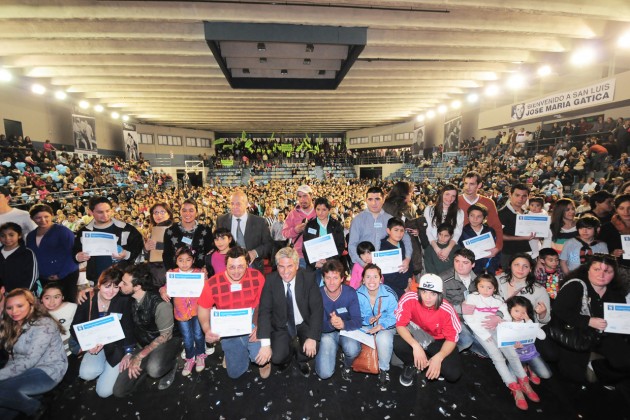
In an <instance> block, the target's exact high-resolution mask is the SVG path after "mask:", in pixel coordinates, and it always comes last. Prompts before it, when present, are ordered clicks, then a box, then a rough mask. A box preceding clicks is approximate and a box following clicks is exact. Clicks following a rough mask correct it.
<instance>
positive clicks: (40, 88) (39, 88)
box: [31, 83, 46, 95]
mask: <svg viewBox="0 0 630 420" xmlns="http://www.w3.org/2000/svg"><path fill="white" fill-rule="evenodd" d="M31 91H32V92H33V93H36V94H38V95H43V94H44V93H46V88H45V87H44V86H42V85H38V84H37V83H36V84H34V85H33V86H31Z"/></svg>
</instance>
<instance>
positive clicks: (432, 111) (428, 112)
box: [427, 109, 435, 118]
mask: <svg viewBox="0 0 630 420" xmlns="http://www.w3.org/2000/svg"><path fill="white" fill-rule="evenodd" d="M433 117H435V111H434V110H432V109H431V110H429V111H427V118H433Z"/></svg>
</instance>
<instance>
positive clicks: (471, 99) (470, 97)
mask: <svg viewBox="0 0 630 420" xmlns="http://www.w3.org/2000/svg"><path fill="white" fill-rule="evenodd" d="M466 100H467V101H468V103H471V104H474V103H475V102H477V101H478V100H479V95H477V94H476V93H471V94H470V95H468V96H467V97H466Z"/></svg>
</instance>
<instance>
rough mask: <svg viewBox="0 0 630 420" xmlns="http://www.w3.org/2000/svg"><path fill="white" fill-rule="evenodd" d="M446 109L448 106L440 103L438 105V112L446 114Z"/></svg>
mask: <svg viewBox="0 0 630 420" xmlns="http://www.w3.org/2000/svg"><path fill="white" fill-rule="evenodd" d="M446 111H448V107H447V106H446V105H440V106H438V112H439V113H440V114H446Z"/></svg>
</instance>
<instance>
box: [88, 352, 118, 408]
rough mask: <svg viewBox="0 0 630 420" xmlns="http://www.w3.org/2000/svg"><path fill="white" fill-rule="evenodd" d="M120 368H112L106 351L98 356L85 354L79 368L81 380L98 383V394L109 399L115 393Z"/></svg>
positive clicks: (97, 354)
mask: <svg viewBox="0 0 630 420" xmlns="http://www.w3.org/2000/svg"><path fill="white" fill-rule="evenodd" d="M118 366H119V364H117V365H116V366H110V364H109V363H108V362H107V359H106V358H105V351H104V350H101V351H99V352H98V353H96V354H90V353H85V355H83V360H82V361H81V367H80V368H79V378H81V379H83V380H85V381H91V380H93V379H96V378H98V380H97V381H96V394H97V395H98V396H99V397H101V398H107V397H109V396H110V395H112V394H113V393H114V384H115V383H116V379H118V373H119V371H118Z"/></svg>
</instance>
